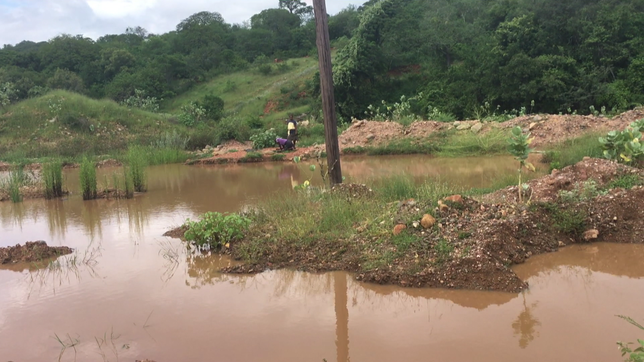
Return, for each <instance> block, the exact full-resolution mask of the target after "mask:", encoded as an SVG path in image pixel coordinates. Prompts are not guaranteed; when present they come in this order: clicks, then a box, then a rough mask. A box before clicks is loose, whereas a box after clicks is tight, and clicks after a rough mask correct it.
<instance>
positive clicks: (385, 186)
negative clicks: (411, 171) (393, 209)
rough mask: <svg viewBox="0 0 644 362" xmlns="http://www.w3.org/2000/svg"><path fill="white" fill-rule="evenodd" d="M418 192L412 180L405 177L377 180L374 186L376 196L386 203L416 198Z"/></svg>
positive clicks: (398, 176)
mask: <svg viewBox="0 0 644 362" xmlns="http://www.w3.org/2000/svg"><path fill="white" fill-rule="evenodd" d="M418 190H419V188H418V187H416V185H415V184H414V180H413V179H412V178H411V177H409V176H407V175H397V176H393V177H390V178H387V179H384V180H379V181H378V182H376V184H375V185H374V191H375V192H376V194H377V195H378V196H379V197H380V198H381V199H382V200H384V201H386V202H391V201H399V200H407V199H411V198H416V197H417V196H418Z"/></svg>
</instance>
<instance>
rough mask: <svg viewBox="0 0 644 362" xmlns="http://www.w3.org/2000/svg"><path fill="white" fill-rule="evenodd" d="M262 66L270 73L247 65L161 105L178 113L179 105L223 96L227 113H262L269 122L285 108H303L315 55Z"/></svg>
mask: <svg viewBox="0 0 644 362" xmlns="http://www.w3.org/2000/svg"><path fill="white" fill-rule="evenodd" d="M264 66H265V67H266V66H268V67H270V68H269V69H271V71H270V74H268V75H264V74H262V73H261V72H260V70H259V69H258V68H251V69H248V70H244V71H240V72H235V73H232V74H226V75H222V76H219V77H216V78H215V79H213V80H211V81H210V82H207V83H203V84H200V85H198V86H195V87H194V88H193V89H191V90H190V91H188V92H186V93H184V94H182V95H179V96H177V97H176V98H173V99H170V100H169V101H168V102H167V103H166V104H165V108H166V109H167V110H168V111H169V112H171V113H178V112H180V108H181V106H182V105H186V104H188V103H190V102H194V101H198V100H199V99H201V98H203V96H205V95H206V94H214V95H216V96H218V97H220V98H221V99H223V100H224V104H225V111H226V112H227V113H230V114H236V115H238V116H239V117H241V118H242V119H245V118H248V117H262V118H264V119H265V120H266V121H267V122H270V121H272V120H275V119H281V118H284V117H286V116H287V113H288V112H293V113H302V112H305V111H307V110H308V95H307V93H306V92H307V88H308V87H307V82H309V81H311V79H312V77H313V75H314V74H315V72H316V71H317V69H318V61H317V58H313V57H307V58H298V59H291V60H288V61H284V62H282V63H279V64H266V65H264ZM265 69H266V68H265Z"/></svg>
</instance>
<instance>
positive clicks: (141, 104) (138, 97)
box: [121, 89, 159, 112]
mask: <svg viewBox="0 0 644 362" xmlns="http://www.w3.org/2000/svg"><path fill="white" fill-rule="evenodd" d="M121 105H122V106H126V107H129V108H140V109H143V110H146V111H149V112H158V111H159V100H158V99H157V98H156V97H148V96H146V94H145V91H144V90H140V89H135V90H134V95H133V96H130V97H129V98H127V99H125V100H124V101H123V102H121Z"/></svg>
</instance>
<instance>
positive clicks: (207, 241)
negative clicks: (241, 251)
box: [184, 212, 250, 248]
mask: <svg viewBox="0 0 644 362" xmlns="http://www.w3.org/2000/svg"><path fill="white" fill-rule="evenodd" d="M185 225H186V226H187V231H186V233H185V235H184V236H185V238H186V240H188V241H191V242H194V243H195V244H196V245H197V246H200V247H203V246H208V247H211V248H220V247H223V246H228V244H229V243H230V242H232V241H235V240H239V239H241V238H242V237H243V236H244V232H245V231H246V230H248V227H249V226H250V219H248V218H246V217H244V216H241V215H239V214H228V213H224V214H222V213H219V212H207V213H205V214H204V215H203V216H202V217H201V220H200V221H191V220H190V219H188V220H187V221H186V224H185Z"/></svg>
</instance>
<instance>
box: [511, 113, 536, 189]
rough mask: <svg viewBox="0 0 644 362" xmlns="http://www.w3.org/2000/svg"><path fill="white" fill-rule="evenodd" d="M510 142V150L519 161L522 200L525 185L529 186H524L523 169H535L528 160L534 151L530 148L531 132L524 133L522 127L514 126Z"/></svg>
mask: <svg viewBox="0 0 644 362" xmlns="http://www.w3.org/2000/svg"><path fill="white" fill-rule="evenodd" d="M508 143H509V147H508V151H509V152H510V154H512V156H514V158H515V159H516V160H517V161H519V170H518V171H519V202H522V201H523V199H522V195H523V191H524V189H525V186H527V185H525V186H524V185H523V182H522V180H521V176H522V173H521V172H522V169H523V168H524V167H525V168H527V169H529V170H532V171H534V170H535V167H534V165H532V164H531V163H530V162H527V159H528V156H529V155H530V152H532V148H530V143H532V139H531V138H530V132H527V133H524V132H523V130H522V129H521V127H519V126H517V127H514V128H513V129H512V136H511V137H510V138H509V139H508Z"/></svg>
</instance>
